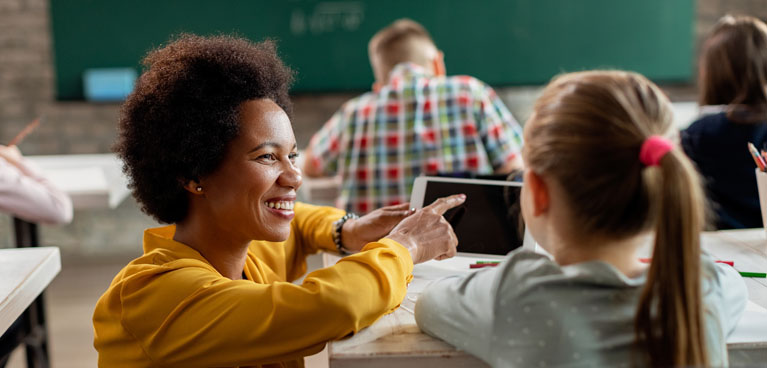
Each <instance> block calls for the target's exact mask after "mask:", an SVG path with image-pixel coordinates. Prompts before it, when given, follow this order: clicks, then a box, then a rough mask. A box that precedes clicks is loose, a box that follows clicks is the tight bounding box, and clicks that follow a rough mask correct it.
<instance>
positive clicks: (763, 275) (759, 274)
mask: <svg viewBox="0 0 767 368" xmlns="http://www.w3.org/2000/svg"><path fill="white" fill-rule="evenodd" d="M739 273H740V275H741V276H743V277H756V278H760V279H765V278H767V273H764V272H743V271H740V272H739Z"/></svg>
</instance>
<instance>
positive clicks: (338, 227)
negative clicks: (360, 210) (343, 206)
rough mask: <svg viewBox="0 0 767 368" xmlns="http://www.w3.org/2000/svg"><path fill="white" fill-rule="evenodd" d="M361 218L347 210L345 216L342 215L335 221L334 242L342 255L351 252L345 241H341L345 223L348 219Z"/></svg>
mask: <svg viewBox="0 0 767 368" xmlns="http://www.w3.org/2000/svg"><path fill="white" fill-rule="evenodd" d="M358 218H360V217H359V216H357V215H356V214H355V213H352V212H347V213H346V214H345V215H344V217H341V218H340V219H338V220H336V221H335V222H333V243H335V244H336V248H337V249H338V253H340V254H342V255H347V254H351V252H349V250H347V249H346V248H344V243H343V242H342V241H341V230H342V229H343V227H344V224H345V223H346V221H348V220H351V219H358Z"/></svg>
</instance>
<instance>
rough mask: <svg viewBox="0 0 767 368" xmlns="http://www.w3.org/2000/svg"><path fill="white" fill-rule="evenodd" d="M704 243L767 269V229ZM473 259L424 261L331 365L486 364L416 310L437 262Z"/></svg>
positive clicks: (753, 288)
mask: <svg viewBox="0 0 767 368" xmlns="http://www.w3.org/2000/svg"><path fill="white" fill-rule="evenodd" d="M702 247H703V249H705V250H706V251H707V252H708V253H710V254H711V255H712V256H713V257H715V258H717V259H723V260H732V261H734V262H735V268H736V269H738V270H740V271H758V272H767V240H766V239H765V231H764V229H749V230H731V231H719V232H708V233H704V235H703V237H702ZM483 258H493V257H483ZM336 260H337V257H336V256H333V255H326V256H325V264H326V265H327V264H333V263H335V261H336ZM448 261H450V262H448ZM469 263H472V261H471V260H470V259H454V260H452V261H451V260H446V261H441V262H439V263H436V262H431V263H427V264H422V265H419V266H418V267H417V268H416V269H415V270H414V271H413V272H414V279H413V281H412V282H411V284H410V286H409V287H408V295H407V297H406V298H405V300H404V301H403V302H402V305H401V307H400V308H398V309H397V310H395V311H394V312H393V313H391V314H388V315H386V316H384V317H382V318H381V319H379V320H378V321H377V322H376V323H374V324H373V325H372V326H370V327H368V328H366V329H363V330H362V331H360V332H359V333H358V334H356V335H355V336H353V337H351V338H349V339H346V340H341V341H334V342H331V343H330V344H328V358H329V361H330V367H356V366H359V365H361V364H365V365H366V366H368V367H389V366H397V367H400V368H404V367H418V368H421V367H424V366H432V365H434V366H437V364H438V366H440V367H442V368H448V367H466V366H486V365H485V363H483V362H481V361H479V360H478V359H476V358H474V357H473V356H471V355H468V354H466V353H464V352H463V351H460V350H457V349H456V348H454V347H453V346H451V345H449V344H447V343H445V342H443V341H441V340H439V339H435V338H433V337H431V336H428V335H426V334H423V333H421V331H420V330H419V329H418V326H417V325H416V323H415V317H414V316H413V314H412V310H413V309H414V304H415V303H414V302H415V300H416V298H417V295H418V294H419V293H420V292H421V290H422V289H423V287H424V286H425V285H426V284H428V282H429V280H431V279H433V278H435V275H436V274H437V273H438V272H434V271H437V270H436V268H443V269H451V270H455V272H457V273H460V272H468V264H469ZM435 267H436V268H435ZM443 272H444V271H443ZM745 281H746V287H747V288H748V291H749V299H750V300H751V302H753V303H754V304H757V305H759V306H761V307H764V308H767V279H751V278H749V279H746V280H745ZM765 334H766V335H767V332H766V333H765ZM765 339H767V336H766V337H765ZM728 347H729V350H730V351H731V352H732V351H733V349H736V350H737V349H740V348H744V349H754V348H757V349H759V351H762V349H765V348H767V344H752V343H750V344H730V345H729V346H728ZM731 357H732V354H731Z"/></svg>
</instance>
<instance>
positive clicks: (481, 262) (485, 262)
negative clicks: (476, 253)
mask: <svg viewBox="0 0 767 368" xmlns="http://www.w3.org/2000/svg"><path fill="white" fill-rule="evenodd" d="M474 263H475V264H487V263H501V261H477V262H474Z"/></svg>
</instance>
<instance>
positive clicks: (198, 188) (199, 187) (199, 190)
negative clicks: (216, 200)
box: [195, 185, 202, 193]
mask: <svg viewBox="0 0 767 368" xmlns="http://www.w3.org/2000/svg"><path fill="white" fill-rule="evenodd" d="M195 190H197V193H202V186H200V185H198V186H197V188H195Z"/></svg>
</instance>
